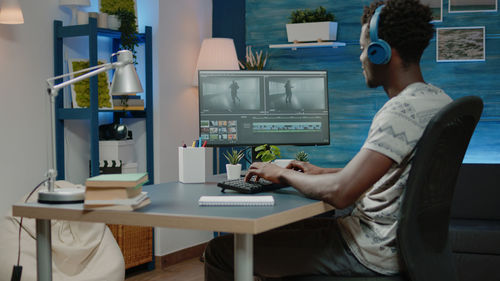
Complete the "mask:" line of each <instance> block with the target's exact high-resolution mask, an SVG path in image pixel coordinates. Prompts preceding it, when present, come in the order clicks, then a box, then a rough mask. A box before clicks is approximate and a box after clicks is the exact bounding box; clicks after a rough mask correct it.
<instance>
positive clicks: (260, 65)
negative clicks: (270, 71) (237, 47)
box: [238, 46, 269, 70]
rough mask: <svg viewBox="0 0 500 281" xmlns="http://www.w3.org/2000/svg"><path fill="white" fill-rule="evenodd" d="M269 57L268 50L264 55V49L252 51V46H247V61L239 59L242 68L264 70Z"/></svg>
mask: <svg viewBox="0 0 500 281" xmlns="http://www.w3.org/2000/svg"><path fill="white" fill-rule="evenodd" d="M268 58H269V54H268V53H267V52H266V54H265V55H263V52H262V50H260V52H255V54H254V52H253V51H252V46H247V48H246V54H245V62H241V61H238V64H239V65H240V68H241V69H246V70H263V69H264V67H265V66H266V63H267V59H268Z"/></svg>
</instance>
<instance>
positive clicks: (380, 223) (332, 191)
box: [205, 0, 452, 281]
mask: <svg viewBox="0 0 500 281" xmlns="http://www.w3.org/2000/svg"><path fill="white" fill-rule="evenodd" d="M431 20H432V17H431V10H430V9H429V7H427V6H424V5H422V4H421V3H420V2H419V1H418V0H387V1H376V2H373V3H372V4H371V5H370V6H369V7H365V9H364V13H363V16H362V18H361V23H362V27H361V36H360V45H361V56H360V61H361V65H362V69H363V75H364V77H365V80H366V84H367V85H368V87H370V88H376V87H379V86H382V87H383V88H384V90H385V92H386V93H387V96H388V97H389V100H388V101H387V102H386V103H385V104H384V106H383V107H382V108H381V109H380V110H379V111H378V113H377V114H376V115H375V117H374V118H373V121H372V124H371V127H370V131H369V133H368V137H367V139H366V141H365V143H364V144H363V146H362V148H361V150H360V151H359V152H358V153H357V154H356V155H355V156H354V158H353V159H352V160H351V161H349V163H348V164H347V165H346V166H345V167H344V168H341V169H340V168H320V167H317V166H314V165H312V164H309V163H303V162H297V161H294V162H292V163H290V165H289V166H288V167H287V168H286V169H285V168H280V167H278V166H276V165H274V164H271V163H253V164H252V165H251V166H250V169H249V172H248V174H247V175H246V178H245V179H246V180H250V179H251V177H252V176H256V177H257V178H264V179H267V180H270V181H272V182H276V183H282V184H286V185H290V186H292V187H294V188H295V189H297V190H298V191H300V192H301V193H303V194H305V195H306V196H307V197H310V198H314V199H319V200H323V201H324V202H327V203H329V204H331V205H332V206H334V207H335V208H338V209H342V208H345V207H347V206H349V205H351V204H354V209H353V211H352V213H351V214H350V215H348V216H346V217H343V218H338V219H334V218H313V219H308V220H304V221H300V222H297V223H294V224H291V225H288V226H285V227H282V228H279V229H276V230H272V231H268V232H265V233H262V234H259V235H256V236H255V238H254V274H255V275H256V276H260V277H286V276H295V275H333V276H353V275H354V276H377V275H393V274H398V273H399V272H400V270H401V268H400V265H399V262H398V250H397V248H396V229H397V226H398V217H399V213H400V206H401V200H402V194H403V193H404V188H405V183H406V180H407V178H408V174H409V171H410V168H411V164H412V156H413V150H414V147H415V145H416V144H417V142H418V140H419V138H420V137H421V135H422V133H423V131H424V129H425V127H426V125H427V123H428V121H429V120H430V119H431V118H432V117H433V116H434V115H435V113H436V112H438V111H439V110H440V109H441V108H442V107H443V106H445V105H446V104H448V103H450V102H451V101H452V100H451V98H450V97H449V96H447V95H446V94H445V93H444V92H443V91H442V90H441V89H439V88H436V87H435V86H432V85H429V84H427V83H425V81H424V78H423V76H422V73H421V70H420V66H419V64H420V58H421V56H422V53H423V51H424V49H425V48H426V47H427V45H428V44H429V41H430V39H431V38H432V36H433V32H434V30H433V25H432V24H431V23H430V21H431ZM233 269H234V265H233V237H232V235H225V236H221V237H218V238H215V239H213V240H212V241H210V243H209V245H208V247H207V249H206V251H205V279H206V280H217V281H220V280H233Z"/></svg>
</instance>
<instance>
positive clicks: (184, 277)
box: [125, 258, 204, 281]
mask: <svg viewBox="0 0 500 281" xmlns="http://www.w3.org/2000/svg"><path fill="white" fill-rule="evenodd" d="M203 278H204V274H203V263H202V262H201V261H200V259H199V258H193V259H190V260H186V261H183V262H180V263H177V264H174V265H172V266H169V267H167V268H166V269H160V268H156V269H155V270H152V271H143V272H136V273H133V274H129V275H127V278H125V281H159V280H162V281H163V280H168V281H203Z"/></svg>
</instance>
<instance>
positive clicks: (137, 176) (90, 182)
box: [85, 173, 148, 188]
mask: <svg viewBox="0 0 500 281" xmlns="http://www.w3.org/2000/svg"><path fill="white" fill-rule="evenodd" d="M147 181H148V173H133V174H104V175H99V176H95V177H91V178H88V179H87V181H86V182H85V186H86V187H87V188H89V187H90V188H97V187H104V188H120V187H122V188H130V187H138V186H139V185H140V186H142V185H143V184H145V183H146V182H147Z"/></svg>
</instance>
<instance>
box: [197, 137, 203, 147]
mask: <svg viewBox="0 0 500 281" xmlns="http://www.w3.org/2000/svg"><path fill="white" fill-rule="evenodd" d="M201 145H202V143H201V137H200V140H199V141H198V147H201Z"/></svg>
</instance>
